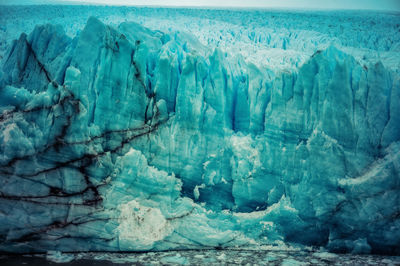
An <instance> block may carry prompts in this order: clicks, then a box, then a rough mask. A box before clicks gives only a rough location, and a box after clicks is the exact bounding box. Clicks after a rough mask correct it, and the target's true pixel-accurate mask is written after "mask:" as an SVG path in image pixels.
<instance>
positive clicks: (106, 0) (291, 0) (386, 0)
mask: <svg viewBox="0 0 400 266" xmlns="http://www.w3.org/2000/svg"><path fill="white" fill-rule="evenodd" d="M59 2H63V3H79V2H80V3H83V2H84V3H93V4H108V5H147V6H148V5H157V6H227V7H265V8H268V7H290V8H323V9H332V8H333V9H380V10H393V11H400V0H229V1H228V0H194V1H190V0H83V1H80V0H55V1H52V0H0V4H44V3H59Z"/></svg>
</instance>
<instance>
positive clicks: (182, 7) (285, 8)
mask: <svg viewBox="0 0 400 266" xmlns="http://www.w3.org/2000/svg"><path fill="white" fill-rule="evenodd" d="M0 6H103V7H107V6H108V7H139V8H181V9H189V8H195V9H259V10H270V9H275V10H299V11H307V10H309V11H381V12H394V13H400V10H393V9H373V8H323V7H288V6H226V5H225V6H222V5H221V6H218V5H215V6H207V5H194V6H191V5H151V4H149V5H126V4H105V3H91V2H75V1H60V2H56V3H54V2H53V3H51V2H49V3H38V4H34V3H26V4H23V3H7V4H3V3H0Z"/></svg>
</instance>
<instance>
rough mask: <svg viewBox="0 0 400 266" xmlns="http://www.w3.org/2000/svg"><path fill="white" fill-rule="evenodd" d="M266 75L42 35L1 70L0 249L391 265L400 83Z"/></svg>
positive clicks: (216, 58)
mask: <svg viewBox="0 0 400 266" xmlns="http://www.w3.org/2000/svg"><path fill="white" fill-rule="evenodd" d="M398 73H399V72H398V71H397V72H396V71H393V70H390V69H387V68H386V67H385V66H384V65H383V64H382V63H376V64H365V65H364V64H363V63H360V62H359V61H358V60H356V59H355V58H354V57H353V56H351V55H349V54H346V53H344V52H343V51H341V50H339V49H337V48H336V47H335V46H329V47H328V48H327V49H324V50H318V51H317V52H315V53H314V54H313V55H312V56H311V58H309V59H308V61H307V62H305V63H304V64H303V65H301V66H300V67H299V68H298V69H297V70H295V71H292V72H288V71H283V72H275V71H272V70H268V69H264V68H260V67H258V66H256V65H254V64H252V63H250V62H246V61H245V60H244V59H243V58H242V57H240V56H237V57H236V56H232V55H231V54H228V53H226V52H223V51H221V50H220V49H214V50H210V49H209V48H208V47H206V46H203V45H202V44H201V43H200V42H198V41H197V40H196V39H195V38H193V37H192V36H190V35H185V34H168V33H164V32H161V31H152V30H149V29H147V28H144V27H142V26H140V25H139V24H136V23H133V22H126V23H122V24H120V25H119V26H118V27H117V28H114V27H111V26H107V25H105V24H103V23H102V22H100V21H99V20H97V19H95V18H93V17H92V18H90V19H89V20H88V22H87V24H86V26H85V28H84V29H83V31H82V32H80V34H78V35H77V36H76V37H75V38H74V39H71V38H70V37H67V36H66V35H65V34H64V32H63V30H62V28H61V27H59V26H53V25H44V26H37V27H36V28H35V30H34V31H33V32H32V33H31V34H30V35H29V36H27V35H26V34H22V35H21V36H20V38H19V39H18V40H16V41H14V42H13V44H12V46H11V48H10V50H9V52H8V54H7V55H6V57H5V58H4V60H3V65H2V71H1V72H0V111H1V113H2V114H1V116H0V121H1V122H0V123H1V124H0V126H1V131H0V150H1V153H0V156H1V157H0V164H1V166H0V171H1V172H0V176H1V186H0V232H1V234H0V235H1V241H0V249H1V250H2V251H13V252H27V251H45V250H48V249H52V250H53V249H57V250H62V251H77V250H79V251H84V250H111V251H121V250H123V251H128V250H129V251H132V250H166V249H182V248H184V249H189V248H214V247H217V248H224V247H234V246H235V247H236V246H259V245H271V246H275V247H278V248H285V247H287V245H294V246H317V247H318V246H322V247H325V248H327V249H329V250H331V251H336V252H355V253H369V252H373V253H391V254H399V253H400V250H399V246H400V216H399V213H400V193H399V192H400V176H399V170H400V169H399V167H400V142H399V140H400V106H399V105H400V79H399V74H398Z"/></svg>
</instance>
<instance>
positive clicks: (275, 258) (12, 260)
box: [0, 250, 400, 266]
mask: <svg viewBox="0 0 400 266" xmlns="http://www.w3.org/2000/svg"><path fill="white" fill-rule="evenodd" d="M0 265H3V266H9V265H10V266H11V265H33V266H36V265H37V266H39V265H40V266H42V265H400V257H398V256H397V257H395V256H374V255H352V254H340V255H338V254H332V253H327V252H303V251H290V252H288V251H264V250H262V251H261V250H259V251H249V250H206V251H204V250H190V251H172V252H146V253H76V254H65V253H64V254H61V253H60V252H54V253H49V254H47V255H45V254H35V255H3V256H1V257H0Z"/></svg>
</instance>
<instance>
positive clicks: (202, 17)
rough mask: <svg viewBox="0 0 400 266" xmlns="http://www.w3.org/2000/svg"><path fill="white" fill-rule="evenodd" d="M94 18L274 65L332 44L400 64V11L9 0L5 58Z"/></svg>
mask: <svg viewBox="0 0 400 266" xmlns="http://www.w3.org/2000/svg"><path fill="white" fill-rule="evenodd" d="M90 16H95V17H97V18H98V19H100V20H101V21H103V22H104V23H106V24H108V25H114V26H118V25H119V24H120V23H121V22H125V21H134V22H136V23H139V24H141V25H143V26H145V27H148V28H150V29H153V30H161V31H164V32H167V33H174V32H179V33H185V34H191V35H193V36H194V37H195V38H194V39H198V41H200V43H201V44H202V45H204V46H206V47H208V48H211V49H205V50H206V51H207V52H209V53H210V52H212V50H213V48H215V47H219V48H220V49H221V50H223V51H226V52H228V53H230V54H232V55H235V56H242V57H243V59H245V61H247V62H251V63H253V64H255V65H257V66H259V67H266V68H269V69H271V70H273V71H281V70H293V69H296V68H298V67H299V66H301V65H302V64H303V63H304V62H305V61H307V60H308V59H309V58H310V56H312V55H313V54H314V53H315V52H316V51H318V50H323V49H325V48H326V47H328V46H329V45H332V44H333V45H335V46H336V47H338V48H339V49H340V50H342V51H344V52H346V53H348V54H351V55H353V56H354V57H355V58H356V59H357V60H358V61H359V62H361V63H365V64H367V63H371V62H372V63H376V62H378V61H381V62H382V63H383V64H384V66H385V67H387V68H390V69H392V70H395V71H398V70H399V68H400V60H399V58H400V14H399V13H396V12H392V13H388V12H387V13H383V12H372V11H305V10H297V11H296V10H278V9H272V10H240V9H232V10H218V9H177V8H138V7H115V6H114V7H107V6H97V7H93V6H2V7H0V57H4V56H5V52H6V50H7V48H8V47H9V45H10V43H11V42H12V40H14V39H17V38H18V36H19V35H20V33H21V32H26V33H30V32H31V31H32V30H33V29H34V27H35V26H36V25H37V24H46V23H50V24H60V25H62V26H63V28H64V30H65V31H66V33H67V35H69V36H70V37H75V35H76V33H78V32H80V31H81V30H82V29H83V27H84V26H85V24H86V22H87V19H88V18H89V17H90ZM185 37H186V36H185ZM199 50H201V49H199Z"/></svg>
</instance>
